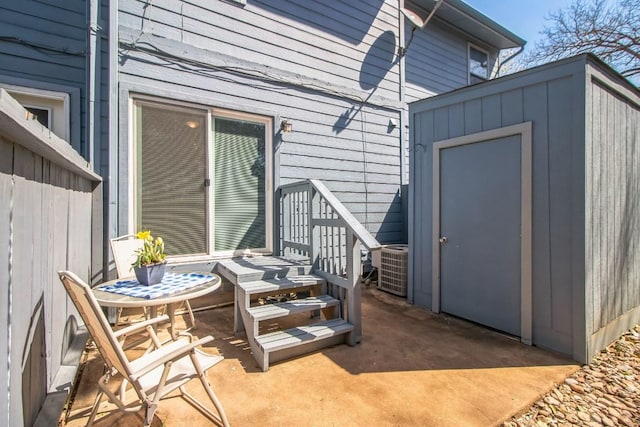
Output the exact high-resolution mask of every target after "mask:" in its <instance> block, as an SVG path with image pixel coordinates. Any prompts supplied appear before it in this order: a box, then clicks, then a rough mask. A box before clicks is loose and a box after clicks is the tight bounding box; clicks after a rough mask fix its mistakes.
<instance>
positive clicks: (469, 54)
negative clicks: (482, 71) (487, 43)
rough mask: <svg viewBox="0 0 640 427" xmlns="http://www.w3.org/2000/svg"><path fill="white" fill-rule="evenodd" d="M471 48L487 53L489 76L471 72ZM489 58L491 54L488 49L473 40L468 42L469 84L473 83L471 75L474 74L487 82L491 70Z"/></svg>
mask: <svg viewBox="0 0 640 427" xmlns="http://www.w3.org/2000/svg"><path fill="white" fill-rule="evenodd" d="M471 49H475V50H477V51H478V52H480V53H484V54H485V55H487V76H486V77H483V76H479V75H477V74H475V73H472V72H471ZM489 60H490V55H489V51H488V50H486V49H484V48H481V47H480V46H478V45H476V44H473V43H471V42H469V43H467V85H470V84H471V76H474V77H476V78H478V79H482V80H483V81H485V82H486V81H487V80H489V79H490V76H491V72H490V71H489Z"/></svg>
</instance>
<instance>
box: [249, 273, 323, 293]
mask: <svg viewBox="0 0 640 427" xmlns="http://www.w3.org/2000/svg"><path fill="white" fill-rule="evenodd" d="M325 283H326V281H325V280H324V279H323V278H321V277H318V276H314V275H312V274H307V275H301V276H294V277H281V278H276V279H268V280H256V281H252V282H243V283H238V284H237V286H238V287H239V288H241V289H242V290H243V291H244V293H246V294H247V295H255V294H264V293H272V294H278V293H286V292H291V291H292V290H295V289H296V288H304V287H309V286H315V285H324V284H325Z"/></svg>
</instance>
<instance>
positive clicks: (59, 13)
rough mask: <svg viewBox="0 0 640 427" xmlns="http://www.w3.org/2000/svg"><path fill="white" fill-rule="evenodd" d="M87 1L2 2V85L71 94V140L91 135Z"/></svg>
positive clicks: (80, 141)
mask: <svg viewBox="0 0 640 427" xmlns="http://www.w3.org/2000/svg"><path fill="white" fill-rule="evenodd" d="M86 9H87V5H86V2H85V1H60V2H53V1H44V2H42V1H32V0H25V1H16V2H11V1H3V2H2V3H0V28H1V29H2V30H0V58H1V60H0V84H2V83H4V84H10V85H16V86H26V87H31V88H35V89H44V90H50V91H56V92H66V93H69V94H70V95H71V110H70V117H71V132H70V136H71V138H70V139H71V140H70V143H71V144H72V146H73V147H74V148H75V149H76V151H78V152H80V153H82V154H83V155H86V154H87V153H88V146H87V142H86V141H87V139H86V123H87V116H86V86H85V84H86V81H87V16H86Z"/></svg>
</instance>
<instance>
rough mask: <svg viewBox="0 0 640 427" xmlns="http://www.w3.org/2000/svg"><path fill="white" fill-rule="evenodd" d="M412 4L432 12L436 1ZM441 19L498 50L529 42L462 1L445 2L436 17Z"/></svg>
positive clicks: (420, 0)
mask: <svg viewBox="0 0 640 427" xmlns="http://www.w3.org/2000/svg"><path fill="white" fill-rule="evenodd" d="M411 2H412V3H415V4H417V5H418V6H420V7H422V8H424V9H426V10H428V11H431V10H433V8H434V6H435V4H436V0H411ZM435 16H437V17H438V18H439V19H441V20H443V21H445V22H447V23H448V24H450V25H452V26H454V27H456V28H458V29H460V30H461V31H463V32H465V33H468V34H470V35H472V36H474V37H475V38H477V39H479V40H481V41H483V42H484V43H486V44H487V45H489V46H493V47H495V48H498V49H511V48H518V47H522V46H524V45H525V44H526V43H527V42H526V40H524V39H522V38H521V37H519V36H517V35H516V34H514V33H512V32H511V31H509V30H507V29H506V28H505V27H503V26H502V25H500V24H498V23H497V22H495V21H494V20H492V19H491V18H489V17H488V16H486V15H484V14H482V13H481V12H479V11H478V10H476V9H474V8H472V7H471V6H469V5H468V4H466V3H465V2H463V1H461V0H444V3H443V4H442V5H441V6H440V8H439V9H438V11H437V12H436V15H435Z"/></svg>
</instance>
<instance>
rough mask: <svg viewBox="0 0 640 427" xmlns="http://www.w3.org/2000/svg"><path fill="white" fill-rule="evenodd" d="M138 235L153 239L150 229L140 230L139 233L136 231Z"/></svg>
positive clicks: (143, 238)
mask: <svg viewBox="0 0 640 427" xmlns="http://www.w3.org/2000/svg"><path fill="white" fill-rule="evenodd" d="M136 237H137V238H138V239H142V240H149V239H151V231H150V230H146V231H138V233H136Z"/></svg>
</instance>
